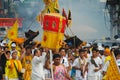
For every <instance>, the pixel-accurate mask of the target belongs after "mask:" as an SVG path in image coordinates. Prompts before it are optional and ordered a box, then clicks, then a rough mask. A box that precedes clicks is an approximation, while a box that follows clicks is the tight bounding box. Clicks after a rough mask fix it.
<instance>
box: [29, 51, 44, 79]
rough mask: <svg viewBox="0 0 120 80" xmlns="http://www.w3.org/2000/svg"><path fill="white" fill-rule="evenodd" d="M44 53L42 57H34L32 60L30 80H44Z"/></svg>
mask: <svg viewBox="0 0 120 80" xmlns="http://www.w3.org/2000/svg"><path fill="white" fill-rule="evenodd" d="M45 56H46V53H44V54H43V55H42V56H40V57H38V56H34V57H33V59H32V74H31V80H44V79H45V73H44V68H43V66H44V62H45Z"/></svg>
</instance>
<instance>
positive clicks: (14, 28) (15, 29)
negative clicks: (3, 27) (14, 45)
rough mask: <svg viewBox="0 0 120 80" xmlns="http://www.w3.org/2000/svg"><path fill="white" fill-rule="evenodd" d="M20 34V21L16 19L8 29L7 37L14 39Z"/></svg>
mask: <svg viewBox="0 0 120 80" xmlns="http://www.w3.org/2000/svg"><path fill="white" fill-rule="evenodd" d="M17 36H18V21H17V20H16V21H15V23H14V24H13V26H12V27H11V28H10V29H8V30H7V38H8V39H14V38H17Z"/></svg>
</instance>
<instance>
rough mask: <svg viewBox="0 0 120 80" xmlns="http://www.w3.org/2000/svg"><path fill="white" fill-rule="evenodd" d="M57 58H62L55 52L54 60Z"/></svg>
mask: <svg viewBox="0 0 120 80" xmlns="http://www.w3.org/2000/svg"><path fill="white" fill-rule="evenodd" d="M55 58H61V56H60V54H54V55H53V60H54V59H55Z"/></svg>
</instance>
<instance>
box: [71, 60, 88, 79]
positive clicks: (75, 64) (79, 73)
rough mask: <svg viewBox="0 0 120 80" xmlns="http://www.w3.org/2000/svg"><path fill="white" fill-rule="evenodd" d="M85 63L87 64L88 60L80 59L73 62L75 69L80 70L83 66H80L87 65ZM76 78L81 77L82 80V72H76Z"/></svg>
mask: <svg viewBox="0 0 120 80" xmlns="http://www.w3.org/2000/svg"><path fill="white" fill-rule="evenodd" d="M85 62H86V59H83V60H82V59H80V58H76V59H75V60H74V62H73V65H72V66H73V67H74V66H76V67H78V68H80V67H81V66H80V64H85ZM76 77H80V78H82V76H81V71H80V70H76Z"/></svg>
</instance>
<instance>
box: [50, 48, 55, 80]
mask: <svg viewBox="0 0 120 80" xmlns="http://www.w3.org/2000/svg"><path fill="white" fill-rule="evenodd" d="M49 51H50V65H51V76H52V80H54V78H53V66H52V60H53V57H52V50H49Z"/></svg>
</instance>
